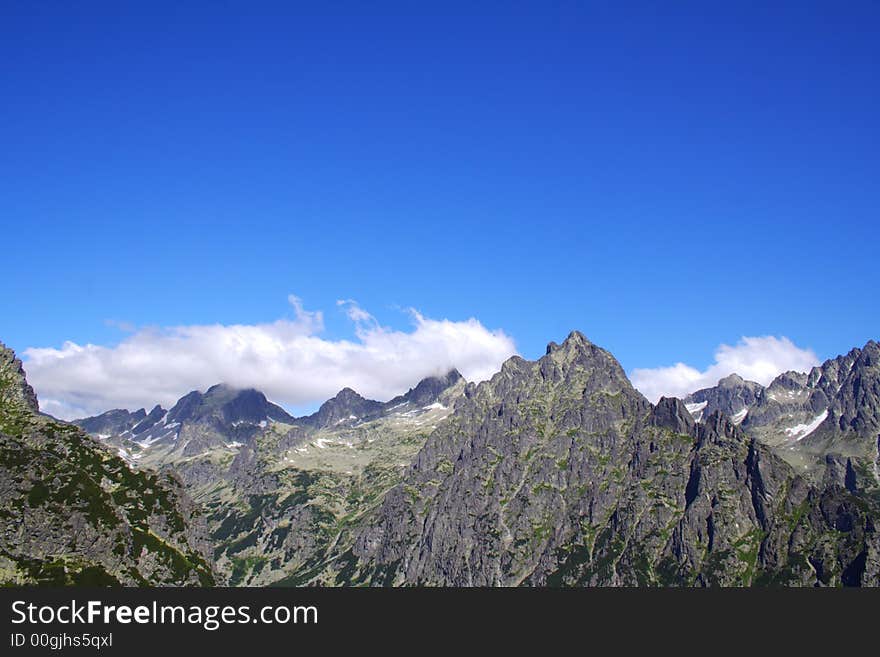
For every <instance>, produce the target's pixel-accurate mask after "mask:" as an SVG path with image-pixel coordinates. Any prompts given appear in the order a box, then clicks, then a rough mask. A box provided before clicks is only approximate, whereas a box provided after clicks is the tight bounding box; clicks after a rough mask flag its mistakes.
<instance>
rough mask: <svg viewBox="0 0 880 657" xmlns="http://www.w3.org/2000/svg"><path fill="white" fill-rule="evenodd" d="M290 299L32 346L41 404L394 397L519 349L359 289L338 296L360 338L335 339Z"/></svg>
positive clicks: (478, 373)
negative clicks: (242, 313)
mask: <svg viewBox="0 0 880 657" xmlns="http://www.w3.org/2000/svg"><path fill="white" fill-rule="evenodd" d="M288 301H289V302H290V304H291V306H292V308H293V311H294V315H295V317H294V319H279V320H277V321H275V322H271V323H267V324H235V325H222V324H212V325H195V326H177V327H170V328H161V329H155V328H144V329H138V330H135V331H134V332H133V333H132V334H131V335H130V336H128V337H127V338H126V339H124V340H123V341H122V342H121V343H119V344H118V345H116V346H111V347H107V346H100V345H94V344H86V345H79V344H76V343H74V342H65V343H64V344H63V345H62V347H61V348H60V349H55V348H30V349H27V350H25V352H24V356H25V363H24V365H25V369H26V371H27V375H28V380H29V382H30V383H31V385H33V387H34V388H35V390H36V391H37V394H38V396H39V398H40V408H41V410H43V411H44V412H46V413H50V414H52V415H55V416H56V417H59V418H62V419H72V418H76V417H83V416H86V415H94V414H97V413H101V412H103V411H106V410H108V409H111V408H128V409H132V410H134V409H137V408H141V407H150V406H151V405H153V404H156V403H160V404H162V405H163V406H165V407H166V408H168V407H169V406H170V405H172V404H174V402H175V401H177V399H178V398H180V397H181V396H182V395H184V394H186V393H187V392H189V391H190V390H205V389H206V388H208V387H209V386H211V385H213V384H215V383H218V382H225V383H228V384H230V385H233V386H238V387H253V388H257V389H258V390H261V391H263V392H264V393H265V394H266V396H267V397H269V399H271V400H273V401H275V402H276V403H280V404H282V405H285V406H288V407H291V408H296V407H300V408H302V407H306V406H314V405H316V404H318V403H320V402H322V401H324V400H325V399H328V398H329V397H332V396H333V395H335V394H336V393H337V392H338V391H339V390H340V389H342V388H344V387H346V386H348V387H351V388H354V389H355V390H357V391H358V392H360V393H361V394H362V395H364V396H366V397H371V398H375V399H381V400H384V399H389V398H391V397H393V396H394V395H397V394H400V393H401V392H405V391H406V390H407V389H408V388H409V387H411V386H413V385H415V383H417V382H418V381H419V380H421V379H422V378H424V377H426V376H431V375H436V374H443V373H445V372H446V371H448V370H449V369H451V368H453V367H456V368H458V370H459V371H460V372H461V373H462V375H463V376H464V377H465V378H466V379H468V380H469V381H482V380H485V379H488V378H489V377H490V376H492V374H494V373H495V372H497V371H498V370H499V369H500V367H501V363H502V362H504V360H506V359H507V358H509V357H510V356H512V355H514V354H515V353H516V347H515V345H514V341H513V340H512V339H511V338H510V337H509V336H507V335H506V334H505V333H504V332H503V331H501V330H489V329H487V328H485V327H484V326H483V325H482V324H481V323H480V322H479V321H477V320H476V319H468V320H466V321H450V320H447V319H443V320H435V319H430V318H428V317H425V316H423V315H421V314H420V313H418V312H417V311H415V310H410V311H409V312H410V315H411V319H412V326H411V328H410V330H408V331H400V330H392V329H389V328H385V327H382V326H381V325H380V324H379V322H377V321H376V320H375V318H374V317H373V316H372V315H370V314H369V313H368V312H367V311H365V310H363V309H362V308H361V307H360V306H358V304H357V303H356V302H354V301H353V300H350V299H349V300H342V301H339V302H338V305H339V306H340V307H341V308H342V309H343V310H344V311H345V313H346V315H347V317H348V318H349V319H350V320H351V321H352V323H353V324H354V328H355V336H356V339H355V340H344V339H342V340H330V339H326V338H323V337H321V335H320V334H321V333H322V332H323V329H324V318H323V314H322V313H321V312H320V311H307V310H306V309H305V308H304V307H303V305H302V302H301V301H300V299H299V298H297V297H295V296H292V295H291V296H290V297H289V299H288Z"/></svg>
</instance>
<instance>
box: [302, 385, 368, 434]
mask: <svg viewBox="0 0 880 657" xmlns="http://www.w3.org/2000/svg"><path fill="white" fill-rule="evenodd" d="M383 406H384V404H382V402H378V401H375V400H373V399H366V398H364V397H362V396H361V395H360V394H359V393H358V392H356V391H355V390H352V389H351V388H348V387H346V388H343V389H342V390H340V391H339V392H338V393H336V396H335V397H333V399H328V400H327V401H325V402H324V403H323V404H321V407H320V408H319V409H318V411H317V412H316V413H313V414H312V415H309V416H308V417H305V418H303V422H304V423H305V424H307V425H310V426H313V427H317V428H321V427H328V426H332V425H335V424H339V423H342V422H349V421H362V420H367V419H372V418H374V417H378V415H379V414H381V412H382V408H383Z"/></svg>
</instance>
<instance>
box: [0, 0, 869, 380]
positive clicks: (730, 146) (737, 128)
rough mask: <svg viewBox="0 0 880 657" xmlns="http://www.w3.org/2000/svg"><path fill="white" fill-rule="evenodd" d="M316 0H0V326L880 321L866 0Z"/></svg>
mask: <svg viewBox="0 0 880 657" xmlns="http://www.w3.org/2000/svg"><path fill="white" fill-rule="evenodd" d="M315 4H318V3H309V4H302V5H298V4H297V3H277V4H276V3H259V2H257V3H243V2H226V3H195V2H192V3H159V2H156V3H149V4H147V3H144V4H141V5H140V6H139V7H133V6H132V5H131V4H129V3H97V2H88V3H74V4H68V5H63V4H62V3H34V2H7V3H4V7H3V10H2V11H3V19H2V21H0V57H2V61H3V62H4V65H3V67H2V70H0V97H2V99H3V100H2V103H0V144H2V151H3V153H2V156H0V221H2V230H3V236H4V247H5V248H4V249H3V251H4V256H3V257H4V265H5V266H4V275H3V276H2V277H0V295H2V298H3V300H4V304H3V306H4V310H3V311H2V318H0V339H2V340H3V341H4V342H6V343H7V344H9V345H10V346H12V347H13V348H15V349H16V350H18V351H20V352H22V353H23V352H24V351H25V350H26V349H27V348H34V347H54V348H60V347H61V345H62V344H63V343H64V342H65V341H73V342H75V343H77V344H78V345H85V344H88V343H92V344H95V345H102V346H106V347H112V346H113V345H115V344H118V343H119V342H120V341H123V340H125V339H126V336H129V335H130V333H127V332H126V331H122V330H120V329H119V327H118V325H114V324H113V321H115V322H121V323H123V324H125V325H131V326H134V327H145V326H152V327H170V326H181V325H185V326H196V325H209V324H214V323H219V324H223V325H229V324H248V325H250V324H261V323H270V322H273V321H275V320H278V319H280V318H285V317H286V318H289V319H292V320H295V319H296V312H295V310H294V309H293V307H292V306H291V305H289V304H288V301H287V297H288V295H289V294H295V295H296V296H298V297H299V298H300V299H301V300H302V304H303V305H304V307H305V308H306V310H308V311H316V310H322V311H323V324H322V329H321V332H320V335H321V336H322V337H323V338H324V339H327V340H339V339H343V338H345V339H350V340H356V339H357V338H356V337H355V329H354V325H353V323H352V321H351V319H350V317H349V315H347V314H346V312H345V309H346V307H342V306H337V305H336V301H337V300H339V299H354V300H356V301H357V304H358V307H360V308H363V309H366V310H367V311H368V312H369V313H371V314H372V316H373V317H374V318H375V320H376V321H377V322H378V323H379V324H381V325H382V326H386V327H390V328H392V329H395V330H399V331H404V332H406V331H411V330H412V327H413V318H412V315H410V314H408V313H407V312H404V311H403V310H402V309H405V308H415V309H417V310H418V311H419V312H420V313H422V314H423V315H424V317H427V318H432V319H436V320H440V319H449V320H452V321H454V322H461V321H463V320H467V319H468V318H471V317H474V318H476V319H477V320H479V322H480V323H481V325H482V326H484V327H486V328H487V329H501V330H503V332H504V334H505V335H507V336H509V337H510V338H512V339H513V340H514V341H515V346H516V349H517V350H518V351H519V352H520V353H522V354H523V355H524V356H526V357H535V356H538V355H540V354H541V353H543V349H544V346H545V345H546V343H547V342H548V341H549V340H560V339H561V338H563V337H564V336H565V335H566V334H567V333H568V331H569V330H571V329H573V328H578V329H580V330H582V331H583V332H584V333H585V334H586V335H587V336H588V337H589V338H590V339H592V340H593V341H594V342H596V343H598V344H600V345H602V346H604V347H606V348H608V349H610V350H611V351H612V352H613V353H614V354H615V355H616V356H617V357H618V358H619V359H620V360H621V362H622V363H623V365H624V367H625V368H627V370H631V369H633V368H638V367H641V368H653V367H659V366H663V365H670V364H672V363H675V362H678V361H682V362H686V363H688V364H690V365H693V366H694V367H696V368H698V369H701V370H702V369H704V368H707V367H709V366H710V365H711V364H712V363H713V358H714V356H713V354H714V352H715V349H716V348H717V347H718V345H719V344H722V343H725V344H735V343H737V341H738V340H740V338H741V337H742V336H764V335H775V336H787V337H788V338H790V339H791V340H792V341H793V343H794V344H796V345H798V346H799V347H802V348H810V349H812V350H813V352H814V353H815V354H816V355H818V356H819V357H820V358H825V357H828V356H832V355H835V354H837V353H839V352H841V351H845V350H848V349H849V348H850V347H852V346H856V345H861V344H863V343H864V342H865V341H867V340H868V339H869V338H878V337H880V335H878V330H877V327H878V320H880V309H878V308H880V305H878V304H877V303H876V300H875V298H874V296H875V295H874V289H875V288H876V277H877V264H876V254H877V252H878V245H880V244H878V242H880V240H878V231H877V209H878V207H880V185H878V183H877V180H878V172H880V148H878V146H880V143H878V134H880V127H878V126H880V122H878V121H877V117H878V116H880V107H878V101H880V79H878V77H880V42H878V40H877V38H876V35H877V31H878V27H880V5H878V4H877V3H876V2H857V1H854V2H848V3H832V2H824V3H806V2H796V3H795V2H792V3H773V5H774V6H773V7H772V8H768V7H766V6H764V5H765V4H766V3H746V2H743V3H723V4H724V5H725V6H723V7H722V6H721V5H722V3H675V5H676V6H675V7H672V6H670V3H626V2H624V3H583V2H579V3H566V2H560V3H546V2H535V3H509V2H504V3H461V4H456V3H450V2H444V3H436V4H434V5H431V6H429V5H428V4H427V3H399V4H398V3H360V2H351V3H346V2H330V3H320V8H316V7H315V6H314V5H315ZM710 4H714V5H718V6H715V7H709V5H710ZM181 5H184V6H181ZM108 320H113V321H108ZM159 330H161V328H160V329H159ZM38 392H39V386H38Z"/></svg>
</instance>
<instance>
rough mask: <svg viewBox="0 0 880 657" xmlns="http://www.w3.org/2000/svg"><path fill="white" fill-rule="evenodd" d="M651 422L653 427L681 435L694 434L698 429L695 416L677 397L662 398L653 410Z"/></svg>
mask: <svg viewBox="0 0 880 657" xmlns="http://www.w3.org/2000/svg"><path fill="white" fill-rule="evenodd" d="M649 422H650V423H651V424H652V425H653V426H656V427H662V428H664V429H669V430H671V431H675V432H676V433H681V434H692V433H693V431H694V428H695V427H696V422H695V421H694V418H693V416H692V415H691V414H690V413H689V412H688V410H687V407H685V405H684V402H683V401H681V400H680V399H678V398H677V397H661V398H660V401H658V402H657V404H656V406H653V407H652V408H651V415H650V418H649Z"/></svg>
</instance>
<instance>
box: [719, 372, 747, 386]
mask: <svg viewBox="0 0 880 657" xmlns="http://www.w3.org/2000/svg"><path fill="white" fill-rule="evenodd" d="M745 382H746V380H745V379H744V378H742V377H741V376H740V375H739V374H737V373H736V372H734V373H733V374H728V375H727V376H725V377H724V378H722V379H718V385H719V387H722V388H733V387H736V386H741V385H742V384H744V383H745Z"/></svg>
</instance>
